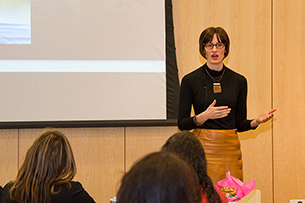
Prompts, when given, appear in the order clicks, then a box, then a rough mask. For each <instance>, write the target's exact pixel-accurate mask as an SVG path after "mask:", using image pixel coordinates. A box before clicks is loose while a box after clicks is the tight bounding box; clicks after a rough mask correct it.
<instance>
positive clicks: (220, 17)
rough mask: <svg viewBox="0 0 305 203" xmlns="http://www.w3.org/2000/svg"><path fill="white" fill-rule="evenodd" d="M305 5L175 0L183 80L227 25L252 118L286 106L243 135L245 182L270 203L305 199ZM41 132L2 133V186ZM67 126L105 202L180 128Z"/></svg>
mask: <svg viewBox="0 0 305 203" xmlns="http://www.w3.org/2000/svg"><path fill="white" fill-rule="evenodd" d="M304 9H305V2H304V0H295V1H294V2H293V4H292V2H291V1H289V0H257V1H253V0H242V1H241V0H214V1H211V0H191V1H186V0H173V15H174V28H175V38H176V47H177V61H178V68H179V75H180V78H181V77H182V76H183V75H185V74H186V73H188V72H191V71H192V70H194V69H196V68H198V67H199V66H200V65H201V64H203V63H204V62H205V61H204V59H203V58H202V57H200V55H199V52H198V37H199V35H200V33H201V32H202V30H203V29H205V28H206V27H208V26H222V27H224V28H225V29H226V30H227V32H228V34H229V36H230V39H231V44H232V45H231V50H230V54H229V56H228V58H227V59H226V61H225V63H226V65H227V66H229V67H230V68H232V69H233V70H235V71H237V72H239V73H241V74H243V75H244V76H245V77H246V78H247V80H248V90H249V94H248V117H249V118H255V117H257V116H258V115H259V114H260V113H262V112H264V111H267V110H269V109H271V108H273V107H274V108H277V109H278V110H277V112H276V117H275V119H274V120H273V123H272V122H268V123H267V124H265V125H263V126H260V127H258V129H256V130H255V131H249V132H245V133H241V134H240V139H241V142H242V151H243V160H244V179H245V181H249V180H252V179H255V180H256V184H257V187H256V188H257V189H259V190H260V191H261V195H262V202H263V203H270V202H274V203H287V202H289V200H290V199H301V198H302V199H305V193H304V186H305V175H304V172H305V160H304V159H305V151H304V150H303V149H304V148H305V136H303V133H302V132H303V131H305V127H304V126H305V125H303V119H304V115H305V114H304V113H305V98H304V97H305V93H304V91H303V89H304V88H305V84H304V83H305V82H304V81H305V67H304V65H303V64H304V62H305V59H303V57H304V56H305V41H304V40H303V38H304V37H303V34H304V33H305V25H304V21H305V14H304V13H305V12H304ZM41 130H42V129H12V130H10V129H8V130H0V153H1V155H0V163H1V164H0V185H4V184H5V183H6V182H8V181H9V180H12V179H13V178H14V177H15V175H16V172H17V170H18V167H19V164H20V163H21V162H22V158H23V157H24V154H25V152H26V150H27V148H28V147H29V146H30V145H31V143H32V142H33V140H34V139H35V137H36V136H37V135H38V134H39V133H40V132H41ZM60 130H62V131H63V132H64V133H65V134H66V135H67V137H68V139H69V140H70V142H71V145H72V148H73V150H74V153H75V158H76V162H77V166H78V172H77V176H76V178H75V179H76V180H79V181H81V182H82V184H83V185H84V187H85V188H86V190H87V191H88V192H89V193H90V194H91V195H92V196H93V197H94V198H95V200H96V201H97V202H102V203H104V202H105V203H106V202H109V198H110V197H111V196H114V195H115V193H116V191H117V189H118V187H119V181H120V178H121V177H122V174H123V172H124V171H126V170H128V169H129V168H130V166H131V165H132V163H133V162H134V161H135V160H137V159H138V158H140V157H142V156H143V155H145V154H147V153H149V152H152V151H158V150H159V149H160V147H161V145H162V144H163V143H164V141H165V140H166V139H167V138H168V137H169V136H170V135H172V134H173V133H175V132H177V127H175V126H173V127H139V128H136V127H127V128H123V127H121V128H72V129H60Z"/></svg>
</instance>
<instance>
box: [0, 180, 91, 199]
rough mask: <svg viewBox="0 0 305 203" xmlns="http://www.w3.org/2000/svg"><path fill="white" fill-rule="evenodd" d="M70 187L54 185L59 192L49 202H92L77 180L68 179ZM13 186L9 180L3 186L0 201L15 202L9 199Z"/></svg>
mask: <svg viewBox="0 0 305 203" xmlns="http://www.w3.org/2000/svg"><path fill="white" fill-rule="evenodd" d="M70 183H71V188H70V189H69V188H68V186H67V185H58V186H55V191H59V190H60V192H59V193H58V194H57V195H54V196H53V197H52V199H51V203H94V202H95V201H94V200H93V198H92V197H90V195H89V194H88V193H87V192H86V191H85V190H84V188H83V186H82V185H81V184H80V183H79V182H75V181H70ZM12 186H13V183H12V182H10V183H8V184H6V186H4V188H3V193H2V198H1V201H0V202H1V203H15V202H14V201H12V200H11V199H10V192H9V190H10V189H11V187H12Z"/></svg>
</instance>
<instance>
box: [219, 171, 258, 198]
mask: <svg viewBox="0 0 305 203" xmlns="http://www.w3.org/2000/svg"><path fill="white" fill-rule="evenodd" d="M226 176H227V178H225V179H223V180H220V181H219V182H218V183H217V185H216V188H217V189H218V190H220V191H222V192H223V193H224V194H225V195H226V196H227V198H228V200H229V202H234V201H238V200H240V199H241V198H243V197H244V196H246V195H247V194H249V193H250V192H251V191H252V190H254V188H255V180H254V179H253V180H251V181H249V182H246V183H243V182H242V181H240V180H239V179H237V178H235V177H233V176H231V174H230V171H229V172H228V173H227V174H226Z"/></svg>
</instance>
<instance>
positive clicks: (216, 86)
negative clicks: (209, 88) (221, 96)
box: [213, 83, 221, 93]
mask: <svg viewBox="0 0 305 203" xmlns="http://www.w3.org/2000/svg"><path fill="white" fill-rule="evenodd" d="M213 91H214V93H221V85H220V83H213Z"/></svg>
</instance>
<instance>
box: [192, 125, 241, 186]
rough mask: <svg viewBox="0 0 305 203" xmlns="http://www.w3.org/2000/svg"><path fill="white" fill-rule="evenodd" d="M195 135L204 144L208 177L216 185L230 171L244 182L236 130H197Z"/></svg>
mask: <svg viewBox="0 0 305 203" xmlns="http://www.w3.org/2000/svg"><path fill="white" fill-rule="evenodd" d="M193 133H194V134H195V135H196V136H197V138H198V139H199V140H200V142H201V143H202V146H203V149H204V151H205V155H206V160H207V171H208V175H209V176H210V178H211V180H212V181H213V183H214V184H215V185H217V182H218V181H220V180H222V179H225V178H226V173H227V172H228V171H230V173H231V176H234V177H235V178H238V179H240V180H241V181H243V168H242V166H243V162H242V155H241V149H240V142H239V138H238V135H237V131H236V129H232V130H214V129H195V130H194V131H193Z"/></svg>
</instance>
